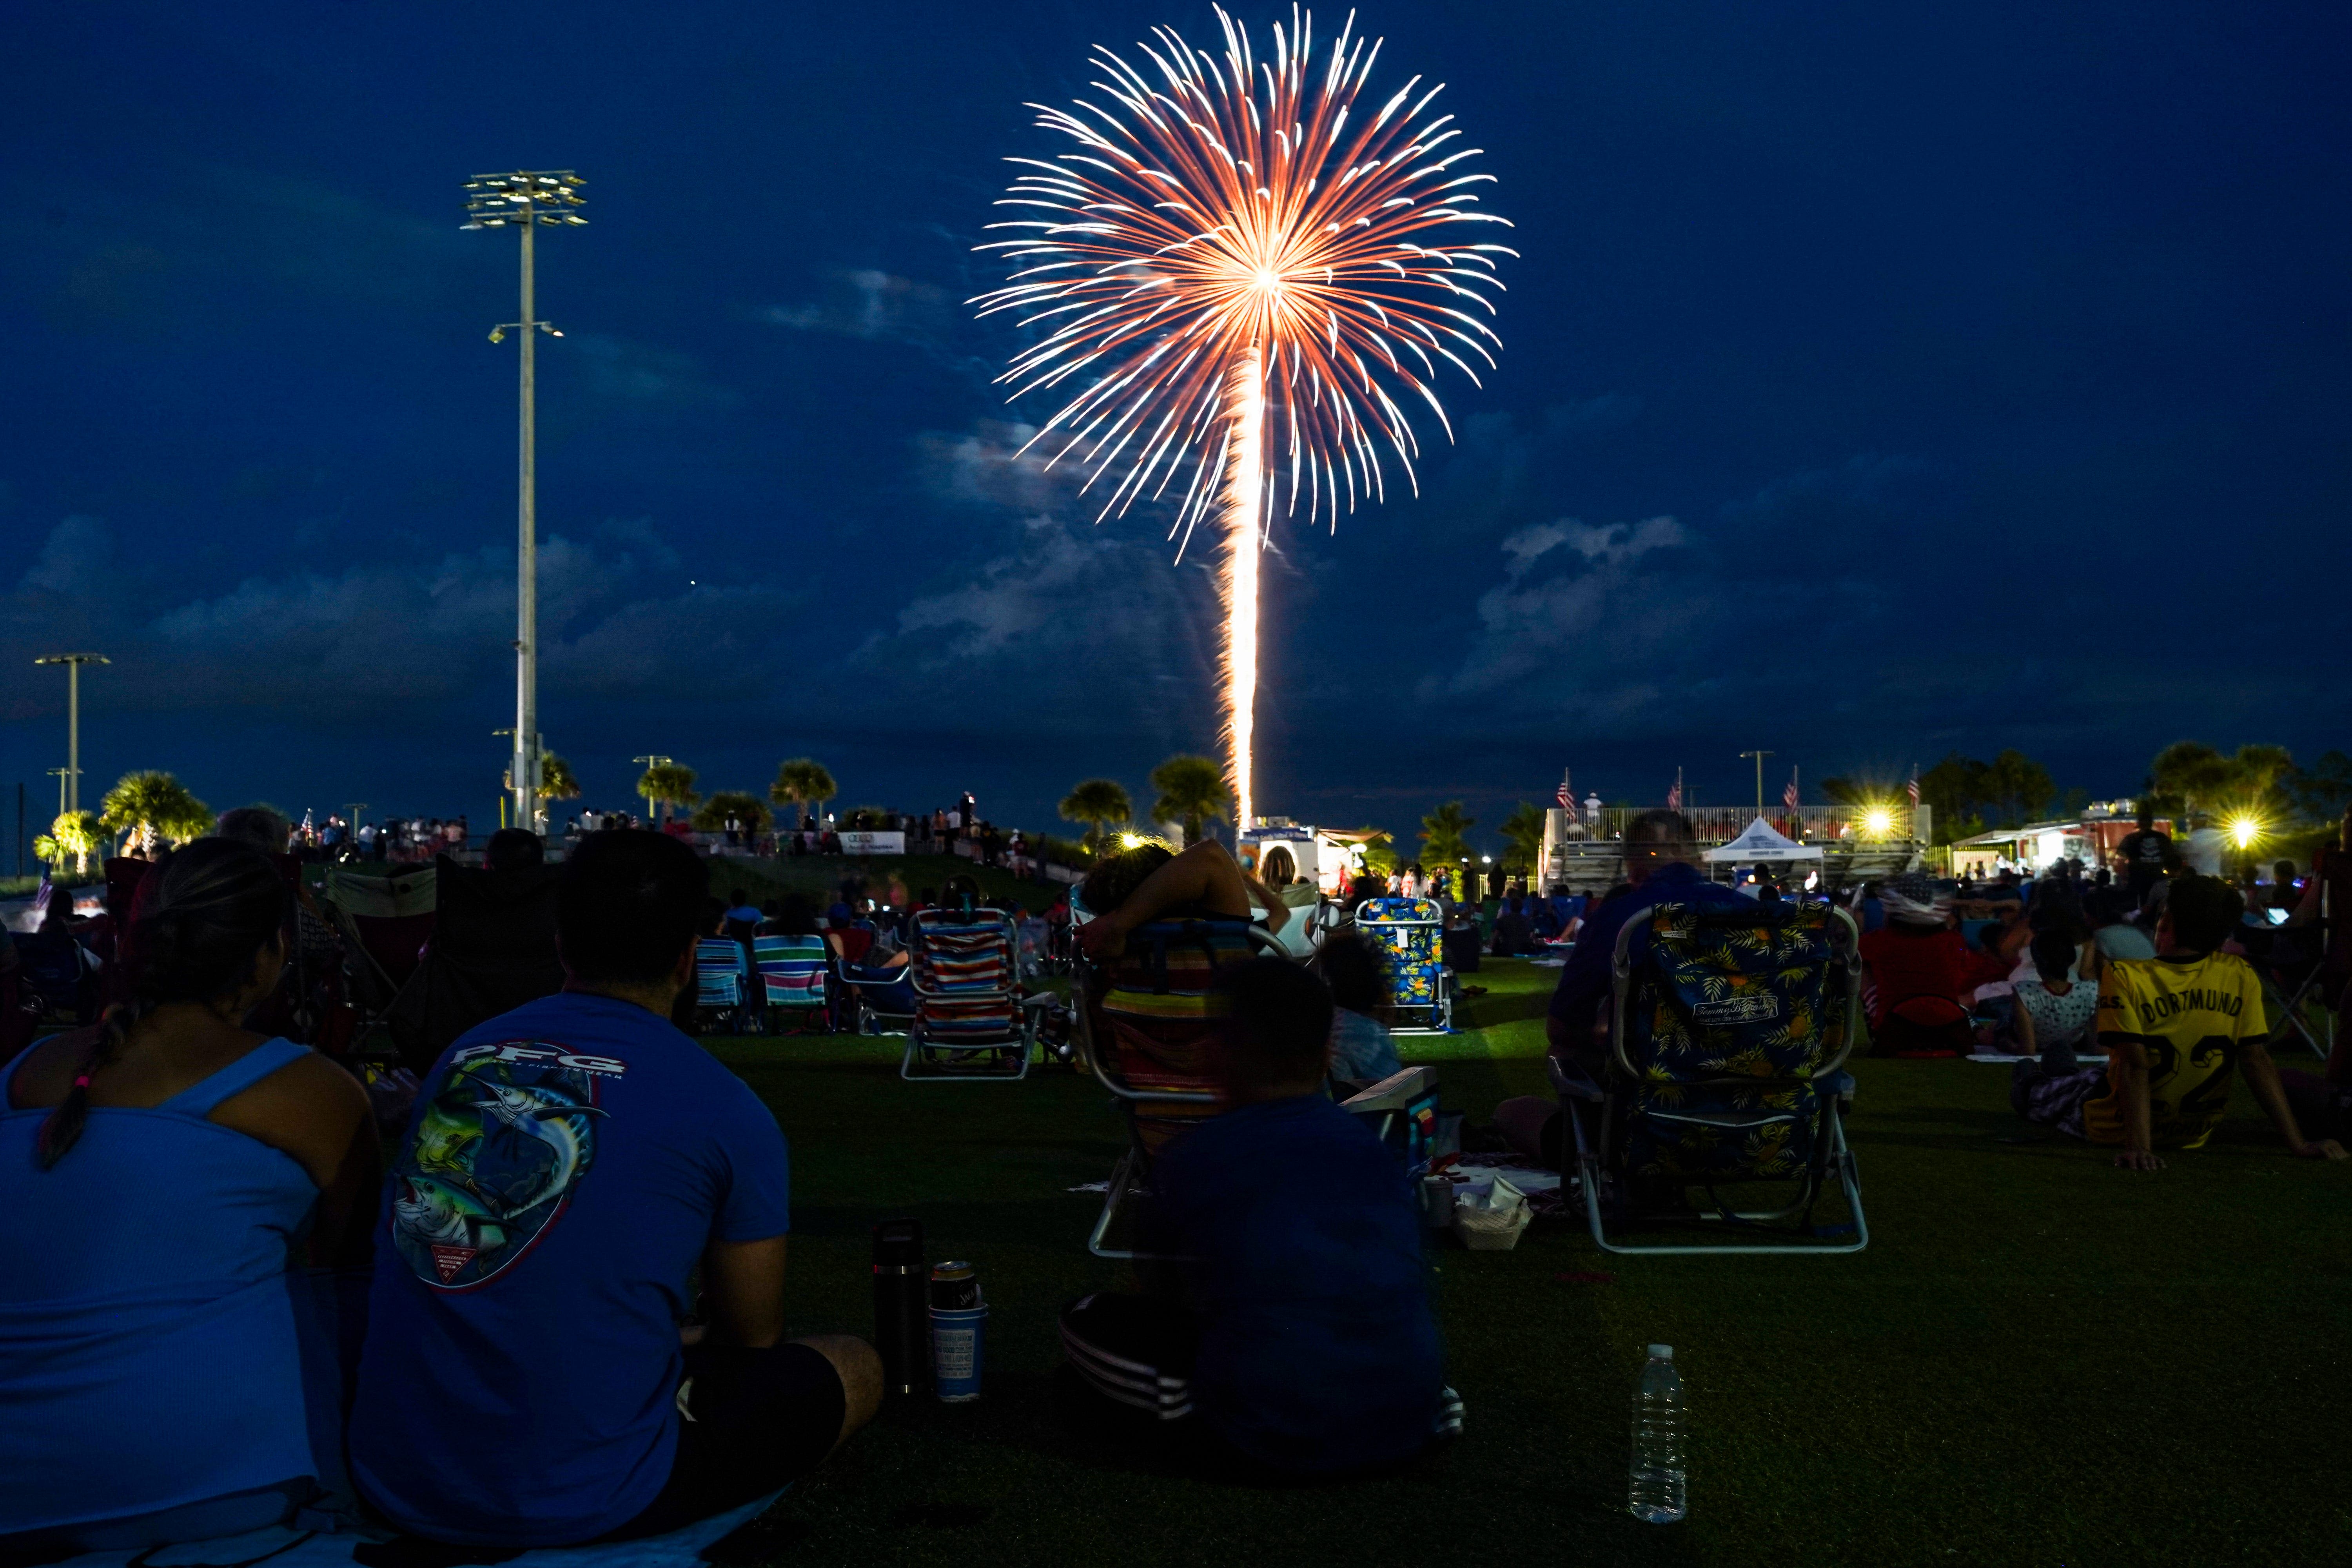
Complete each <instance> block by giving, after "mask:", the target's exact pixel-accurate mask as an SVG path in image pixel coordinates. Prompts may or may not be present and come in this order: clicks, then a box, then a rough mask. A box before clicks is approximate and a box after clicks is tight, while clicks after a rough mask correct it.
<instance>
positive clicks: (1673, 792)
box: [1666, 773, 1683, 811]
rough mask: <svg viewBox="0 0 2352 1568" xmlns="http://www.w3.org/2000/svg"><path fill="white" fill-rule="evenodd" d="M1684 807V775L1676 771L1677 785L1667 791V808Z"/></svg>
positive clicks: (1674, 809)
mask: <svg viewBox="0 0 2352 1568" xmlns="http://www.w3.org/2000/svg"><path fill="white" fill-rule="evenodd" d="M1682 808H1683V776H1682V774H1680V773H1676V774H1675V787H1674V788H1672V789H1670V790H1668V791H1667V792H1666V809H1667V810H1668V811H1680V810H1681V809H1682Z"/></svg>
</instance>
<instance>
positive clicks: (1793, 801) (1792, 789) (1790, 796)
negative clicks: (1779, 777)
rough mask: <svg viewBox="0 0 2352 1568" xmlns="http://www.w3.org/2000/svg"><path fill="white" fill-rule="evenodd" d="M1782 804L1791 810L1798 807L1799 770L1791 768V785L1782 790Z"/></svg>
mask: <svg viewBox="0 0 2352 1568" xmlns="http://www.w3.org/2000/svg"><path fill="white" fill-rule="evenodd" d="M1780 804H1781V805H1785V806H1787V807H1788V808H1789V809H1790V811H1794V810H1796V809H1797V770H1796V769H1794V768H1790V770H1789V787H1788V788H1787V789H1784V790H1782V791H1781V792H1780Z"/></svg>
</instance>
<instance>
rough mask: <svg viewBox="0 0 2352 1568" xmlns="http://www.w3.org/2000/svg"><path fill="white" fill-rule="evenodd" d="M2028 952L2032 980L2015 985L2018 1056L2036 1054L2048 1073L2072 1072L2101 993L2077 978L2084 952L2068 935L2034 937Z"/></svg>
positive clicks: (2059, 932) (2054, 933)
mask: <svg viewBox="0 0 2352 1568" xmlns="http://www.w3.org/2000/svg"><path fill="white" fill-rule="evenodd" d="M2028 951H2029V952H2031V954H2032V959H2033V970H2034V974H2033V978H2032V979H2030V980H2020V981H2018V982H2017V983H2016V993H2015V994H2016V999H2017V1013H2016V1019H2017V1049H2018V1053H2019V1054H2020V1055H2021V1056H2029V1057H2030V1056H2033V1055H2035V1054H2037V1053H2039V1055H2040V1056H2041V1058H2042V1066H2043V1067H2045V1068H2048V1069H2049V1070H2050V1071H2052V1072H2062V1073H2063V1072H2073V1071H2074V1070H2075V1062H2074V1052H2075V1050H2076V1048H2077V1047H2080V1046H2082V1045H2083V1044H2084V1042H2085V1041H2086V1039H2087V1038H2088V1037H2089V1036H2090V1032H2091V1021H2092V1018H2093V1016H2095V1014H2096V1013H2097V1012H2098V1007H2099V988H2098V986H2097V985H2096V984H2093V983H2092V982H2090V981H2087V980H2085V979H2084V978H2083V977H2082V975H2081V974H2080V973H2077V970H2078V966H2079V965H2080V963H2081V960H2082V949H2081V948H2080V947H2078V946H2077V945H2076V943H2075V942H2074V932H2072V931H2067V930H2064V929H2063V928H2053V929H2051V930H2049V931H2039V932H2036V933H2035V935H2034V938H2033V942H2032V946H2031V948H2030V949H2029V950H2028ZM2094 951H2095V950H2094Z"/></svg>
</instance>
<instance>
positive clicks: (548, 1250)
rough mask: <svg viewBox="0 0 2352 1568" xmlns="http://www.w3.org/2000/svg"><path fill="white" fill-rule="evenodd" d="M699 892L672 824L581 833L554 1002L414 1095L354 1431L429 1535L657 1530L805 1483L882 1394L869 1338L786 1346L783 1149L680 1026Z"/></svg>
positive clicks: (369, 1481)
mask: <svg viewBox="0 0 2352 1568" xmlns="http://www.w3.org/2000/svg"><path fill="white" fill-rule="evenodd" d="M708 885H709V869H708V868H707V867H706V865H705V864H704V862H703V860H702V859H701V858H700V857H699V856H698V855H697V854H696V853H695V852H694V851H693V850H692V849H691V848H689V847H687V846H686V845H684V844H681V843H679V842H678V841H677V839H675V838H672V837H665V836H663V835H660V834H656V833H643V832H630V831H624V832H614V833H596V834H591V835H589V836H588V837H586V838H584V839H583V840H582V841H581V845H580V847H579V849H578V850H577V852H575V853H574V854H573V855H572V857H571V858H569V859H568V860H566V861H565V862H564V865H563V869H562V882H561V884H560V888H561V891H560V894H559V900H558V903H557V908H556V934H557V941H558V943H559V946H560V948H561V950H562V958H563V967H564V973H565V976H566V978H565V982H564V988H563V990H562V992H560V993H559V994H555V995H553V996H548V997H542V998H541V999H540V1000H538V1001H535V1002H531V1003H528V1004H526V1005H523V1006H521V1007H518V1008H516V1009H515V1010H514V1011H513V1012H511V1013H508V1014H506V1015H505V1016H501V1017H498V1018H493V1019H492V1020H490V1021H489V1022H488V1023H487V1024H484V1025H482V1026H480V1027H478V1028H476V1029H473V1030H471V1031H469V1032H467V1034H465V1035H463V1036H460V1037H458V1039H457V1042H456V1043H455V1044H454V1045H452V1046H451V1047H449V1048H448V1049H447V1050H446V1051H445V1052H443V1053H442V1055H441V1058H440V1059H439V1060H438V1061H437V1062H436V1063H435V1064H434V1067H433V1069H432V1071H431V1072H430V1074H428V1075H427V1077H426V1079H425V1087H424V1089H423V1092H422V1093H420V1094H419V1096H418V1097H417V1108H418V1109H417V1111H416V1113H415V1119H414V1120H413V1121H411V1123H410V1126H409V1130H408V1134H407V1136H406V1138H405V1139H404V1142H402V1144H401V1146H400V1149H399V1152H398V1155H397V1157H396V1158H395V1160H394V1163H393V1167H392V1171H391V1173H390V1178H389V1182H388V1185H389V1186H390V1188H391V1193H390V1197H391V1202H390V1205H389V1206H388V1208H387V1211H386V1213H385V1215H384V1219H383V1229H382V1231H381V1233H380V1237H379V1241H378V1244H377V1248H376V1250H377V1261H378V1267H377V1269H376V1277H375V1289H374V1294H373V1298H372V1301H371V1310H370V1314H369V1321H368V1332H367V1342H366V1347H365V1351H364V1352H363V1354H362V1359H361V1363H360V1375H359V1387H358V1394H357V1399H356V1402H355V1405H354V1408H353V1413H352V1436H351V1453H352V1475H353V1478H354V1479H355V1480H356V1481H357V1482H358V1485H359V1489H360V1490H361V1492H362V1495H363V1496H365V1497H366V1498H367V1500H369V1501H370V1502H372V1503H373V1505H374V1506H375V1507H376V1509H377V1510H379V1511H380V1512H381V1513H382V1514H383V1516H384V1517H385V1518H386V1519H388V1520H390V1521H392V1522H394V1524H396V1525H398V1526H399V1527H400V1528H401V1529H403V1530H405V1531H409V1532H411V1533H412V1534H415V1535H418V1536H422V1537H425V1538H426V1539H428V1540H432V1541H437V1542H447V1543H451V1544H456V1545H461V1546H474V1547H493V1548H500V1549H520V1548H529V1547H538V1546H562V1545H572V1544H577V1543H581V1542H592V1541H616V1540H629V1539H635V1538H637V1537H642V1536H648V1535H656V1534H661V1533H663V1532H666V1531H672V1530H676V1529H678V1528H680V1527H682V1526H684V1525H686V1524H688V1523H691V1522H692V1521H696V1520H699V1519H705V1518H709V1516H711V1515H713V1514H718V1513H721V1512H724V1511H726V1510H730V1509H732V1508H736V1507H738V1506H740V1505H741V1504H743V1503H747V1502H750V1501H751V1500H754V1499H756V1498H759V1497H761V1496H762V1495H764V1494H765V1493H768V1492H771V1491H773V1490H775V1489H778V1488H780V1487H782V1486H783V1485H784V1484H785V1483H786V1482H787V1481H789V1480H791V1479H793V1478H794V1477H796V1476H802V1475H805V1474H807V1473H808V1472H809V1471H811V1470H813V1469H814V1468H816V1467H817V1465H818V1464H819V1463H821V1462H822V1461H823V1460H824V1458H825V1456H826V1455H827V1454H828V1453H830V1452H831V1451H832V1450H833V1449H834V1448H835V1447H836V1446H838V1445H839V1444H840V1443H842V1442H843V1441H844V1440H845V1439H846V1438H847V1437H848V1436H850V1434H852V1433H853V1432H856V1430H857V1429H858V1428H859V1427H860V1426H864V1425H865V1424H866V1422H867V1421H868V1420H870V1419H872V1417H873V1415H874V1413H875V1410H876V1408H877V1405H879V1403H880V1400H881V1376H882V1374H881V1363H880V1361H879V1359H878V1358H877V1356H876V1355H875V1353H874V1352H873V1350H872V1348H871V1347H869V1346H868V1345H867V1344H866V1342H864V1341H862V1340H858V1339H855V1338H852V1337H850V1336H848V1335H845V1334H820V1335H815V1336H813V1337H810V1338H805V1339H798V1340H792V1341H789V1342H788V1341H786V1340H785V1338H784V1250H785V1246H784V1244H785V1235H786V1233H787V1232H788V1231H789V1230H790V1229H791V1228H792V1224H791V1205H790V1197H791V1163H790V1155H789V1152H788V1151H787V1149H786V1147H785V1143H784V1136H783V1133H782V1131H779V1130H778V1128H777V1126H776V1121H775V1118H774V1116H772V1114H771V1113H770V1112H769V1110H768V1108H767V1107H766V1106H765V1105H763V1104H761V1101H760V1099H759V1097H758V1096H757V1095H755V1094H753V1093H752V1092H751V1088H750V1087H749V1086H748V1085H746V1084H745V1083H744V1082H743V1080H742V1079H740V1078H737V1077H736V1076H735V1075H734V1074H733V1073H731V1072H730V1071H728V1070H727V1068H724V1067H723V1066H721V1065H720V1064H719V1061H718V1060H717V1059H716V1058H713V1057H712V1056H711V1055H710V1054H709V1052H707V1051H705V1050H704V1049H703V1048H702V1047H700V1046H699V1045H698V1044H697V1043H696V1042H695V1041H694V1040H692V1039H691V1038H689V1037H687V1036H685V1035H683V1034H680V1033H679V1032H678V1031H677V1029H676V1028H674V1027H672V1026H671V1025H670V1024H669V1022H668V1019H669V1017H670V1015H671V1010H672V1007H673V1005H675V1004H676V1002H677V998H678V996H679V995H680V994H682V993H690V992H691V990H692V988H693V986H694V945H695V935H696V932H697V931H698V929H699V927H700V925H701V922H702V921H703V919H704V913H703V899H704V896H705V889H706V888H707V887H708ZM697 1268H699V1271H700V1277H701V1306H700V1311H699V1316H700V1317H701V1318H702V1319H703V1320H704V1321H705V1322H706V1323H707V1324H708V1327H707V1328H704V1327H700V1326H694V1327H689V1326H688V1320H689V1318H691V1317H693V1316H695V1315H697V1314H696V1313H695V1312H694V1310H693V1307H694V1303H693V1300H692V1299H691V1298H690V1297H689V1296H688V1278H689V1276H691V1275H693V1274H694V1273H695V1272H696V1270H697Z"/></svg>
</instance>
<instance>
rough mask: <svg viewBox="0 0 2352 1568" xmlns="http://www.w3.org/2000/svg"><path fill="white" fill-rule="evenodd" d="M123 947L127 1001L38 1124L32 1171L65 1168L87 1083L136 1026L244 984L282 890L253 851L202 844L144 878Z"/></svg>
mask: <svg viewBox="0 0 2352 1568" xmlns="http://www.w3.org/2000/svg"><path fill="white" fill-rule="evenodd" d="M141 894H142V896H141V898H140V900H139V901H138V904H137V906H136V907H135V908H134V909H133V910H132V911H131V925H130V929H129V930H128V931H126V932H125V933H124V941H123V942H122V944H121V952H122V954H123V959H122V962H123V964H124V967H125V968H126V970H127V971H128V972H129V974H130V990H131V999H130V1000H129V1001H128V1002H119V1003H117V1004H115V1005H113V1006H111V1007H109V1008H108V1009H107V1010H106V1016H104V1017H103V1018H102V1019H100V1022H99V1036H98V1043H97V1044H96V1045H95V1046H93V1047H91V1048H90V1051H89V1055H88V1056H87V1057H85V1058H83V1060H82V1063H81V1066H80V1067H79V1068H78V1069H77V1070H76V1072H75V1074H74V1081H73V1087H72V1088H71V1089H68V1090H67V1091H66V1097H65V1098H64V1099H63V1100H59V1101H58V1103H57V1106H56V1108H55V1109H54V1110H51V1111H50V1112H49V1114H48V1119H47V1121H43V1122H42V1123H41V1131H40V1133H39V1136H38V1137H37V1139H36V1140H35V1141H34V1146H33V1152H34V1160H35V1163H37V1165H38V1167H39V1168H40V1169H42V1170H44V1171H46V1170H47V1169H49V1168H50V1167H51V1166H53V1165H55V1164H56V1163H58V1161H59V1160H61V1159H63V1158H65V1155H66V1152H67V1151H68V1150H69V1149H71V1148H72V1147H73V1146H74V1142H75V1141H76V1140H78V1139H79V1138H80V1136H81V1131H82V1125H83V1123H84V1122H85V1121H88V1120H89V1080H90V1079H91V1078H92V1077H93V1076H94V1075H95V1074H97V1072H98V1071H99V1070H100V1068H104V1067H105V1066H107V1065H108V1064H109V1063H110V1062H112V1061H113V1060H114V1059H115V1058H117V1057H119V1056H121V1053H122V1047H123V1043H124V1042H125V1041H126V1040H128V1039H129V1038H130V1037H131V1030H132V1029H133V1028H135V1027H137V1026H138V1024H139V1022H140V1020H141V1019H142V1018H144V1017H146V1016H147V1015H148V1014H150V1013H152V1012H153V1011H154V1010H155V1009H156V1008H158V1007H160V1006H162V1005H164V1004H165V1003H167V1002H209V1001H212V1000H213V999H214V998H215V997H217V996H221V995H224V994H227V993H230V992H233V991H235V990H236V988H237V987H238V986H239V985H241V984H244V983H245V982H246V981H247V980H248V979H250V978H251V977H252V975H253V973H254V969H255V966H256V965H257V963H259V962H260V955H261V950H262V949H263V948H265V947H267V946H268V944H269V942H270V941H271V939H272V938H274V937H276V936H277V935H278V931H279V929H280V928H281V927H282V926H283V924H284V923H285V920H286V885H285V883H284V882H282V881H280V880H279V879H278V868H277V867H276V866H274V865H272V864H271V863H270V859H269V857H268V856H267V855H264V854H263V853H262V852H261V851H259V850H258V849H256V848H254V847H252V846H250V845H247V844H238V843H236V842H233V841H232V840H229V839H226V838H201V839H198V840H197V841H196V842H195V843H194V844H192V845H190V846H189V847H187V848H185V849H183V850H181V851H179V852H178V853H177V854H175V855H173V856H172V857H171V858H169V859H168V860H166V861H165V862H164V863H163V868H162V869H160V870H158V871H155V872H152V873H151V874H150V876H149V879H148V883H147V886H146V887H144V888H142V889H141Z"/></svg>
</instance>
